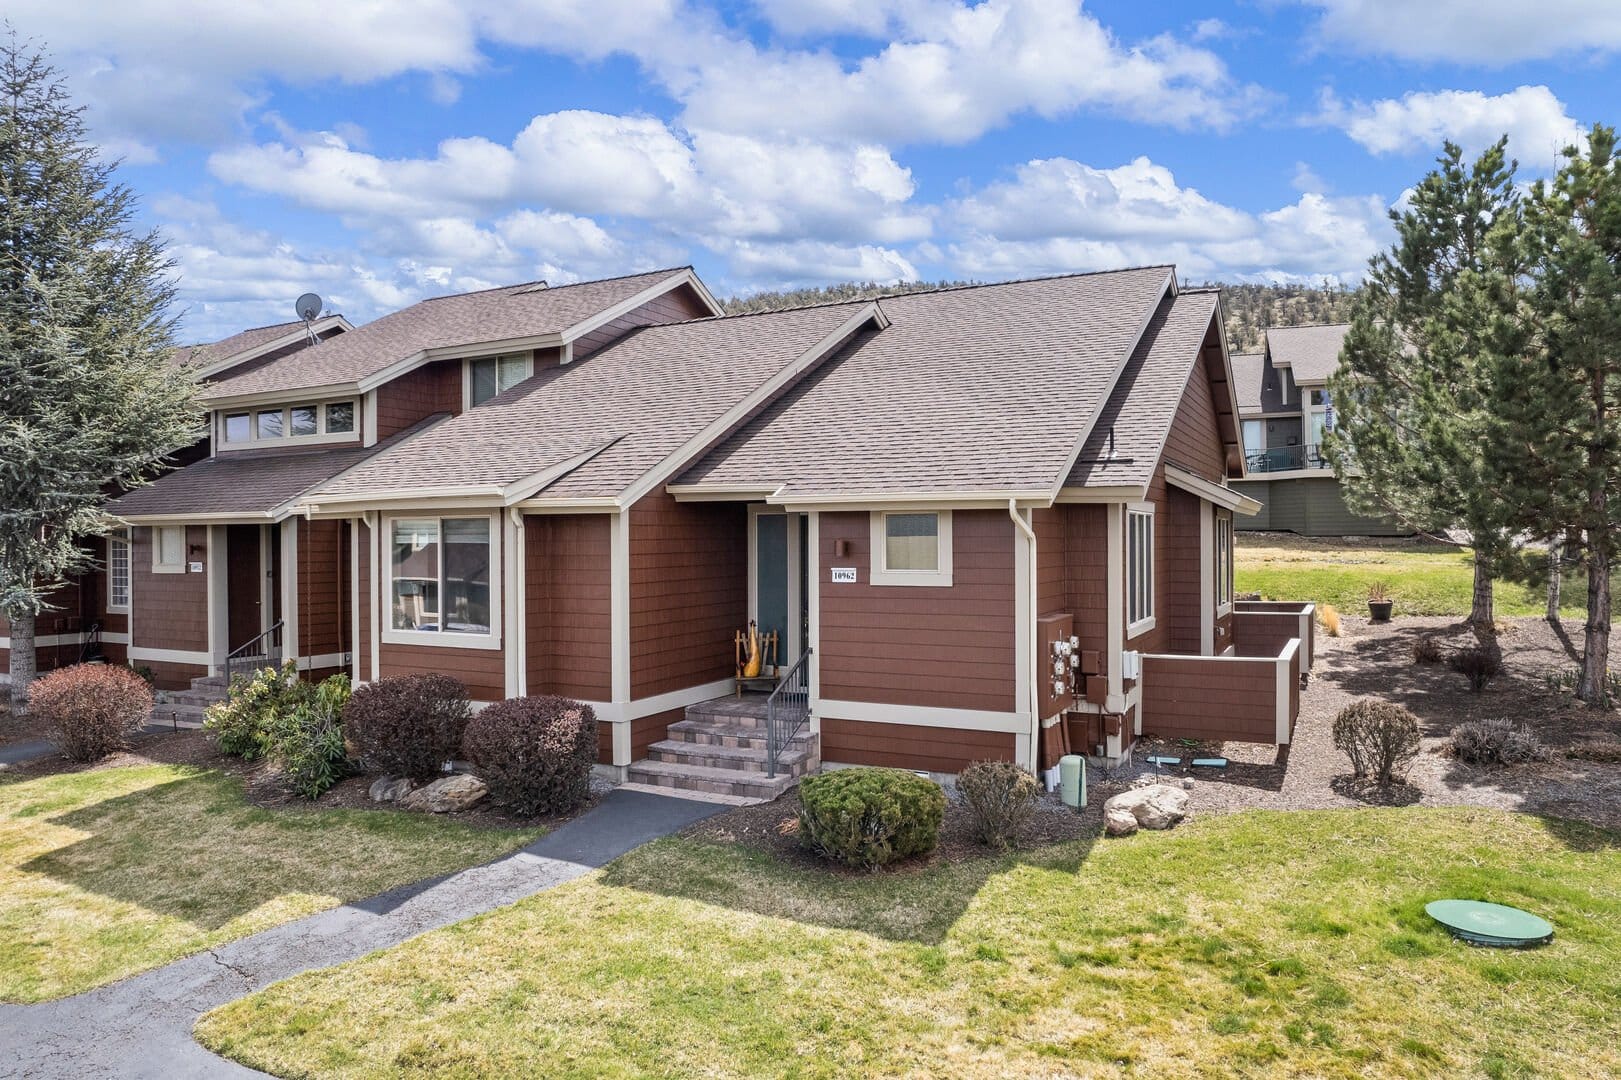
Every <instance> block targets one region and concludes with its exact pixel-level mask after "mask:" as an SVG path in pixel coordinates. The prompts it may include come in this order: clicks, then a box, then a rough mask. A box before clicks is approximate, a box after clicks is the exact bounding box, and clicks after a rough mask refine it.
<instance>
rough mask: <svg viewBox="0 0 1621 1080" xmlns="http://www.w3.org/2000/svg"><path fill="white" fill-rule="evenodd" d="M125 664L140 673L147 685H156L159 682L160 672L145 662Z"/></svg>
mask: <svg viewBox="0 0 1621 1080" xmlns="http://www.w3.org/2000/svg"><path fill="white" fill-rule="evenodd" d="M125 666H126V667H128V668H129V669H130V670H131V671H133V672H135V674H137V675H139V676H140V677H141V681H142V682H144V683H146V685H147V686H156V685H157V684H158V673H157V672H155V671H153V670H152V669H151V668H150V667H147V666H146V665H145V664H127V665H125Z"/></svg>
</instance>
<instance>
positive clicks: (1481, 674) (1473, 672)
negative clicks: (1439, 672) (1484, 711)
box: [1452, 645, 1503, 694]
mask: <svg viewBox="0 0 1621 1080" xmlns="http://www.w3.org/2000/svg"><path fill="white" fill-rule="evenodd" d="M1452 670H1453V671H1456V672H1457V673H1458V674H1460V675H1462V676H1463V677H1464V678H1466V679H1468V680H1469V689H1471V690H1473V691H1474V692H1475V693H1477V694H1478V693H1480V692H1481V691H1482V690H1484V689H1486V684H1487V683H1489V682H1491V681H1492V680H1493V679H1495V678H1497V676H1499V675H1501V674H1502V673H1503V662H1502V661H1501V660H1499V659H1498V658H1497V654H1496V653H1494V652H1493V651H1491V650H1490V649H1483V648H1481V647H1480V646H1478V645H1472V646H1470V647H1469V648H1467V649H1459V650H1458V651H1457V652H1455V653H1453V654H1452Z"/></svg>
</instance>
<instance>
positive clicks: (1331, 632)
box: [1317, 604, 1340, 637]
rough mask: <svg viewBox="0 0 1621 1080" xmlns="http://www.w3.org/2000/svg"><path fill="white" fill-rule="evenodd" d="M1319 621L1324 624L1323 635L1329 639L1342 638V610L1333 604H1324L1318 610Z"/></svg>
mask: <svg viewBox="0 0 1621 1080" xmlns="http://www.w3.org/2000/svg"><path fill="white" fill-rule="evenodd" d="M1317 621H1318V622H1320V623H1322V624H1323V633H1325V634H1327V635H1328V636H1329V637H1339V636H1340V609H1339V608H1337V607H1335V606H1334V605H1333V604H1322V605H1320V606H1319V607H1318V608H1317Z"/></svg>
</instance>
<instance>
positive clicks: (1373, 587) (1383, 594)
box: [1368, 581, 1390, 604]
mask: <svg viewBox="0 0 1621 1080" xmlns="http://www.w3.org/2000/svg"><path fill="white" fill-rule="evenodd" d="M1389 599H1390V586H1389V585H1386V584H1385V583H1384V582H1382V581H1375V582H1373V583H1372V584H1370V585H1369V586H1368V603H1370V604H1382V603H1384V602H1385V601H1386V600H1389Z"/></svg>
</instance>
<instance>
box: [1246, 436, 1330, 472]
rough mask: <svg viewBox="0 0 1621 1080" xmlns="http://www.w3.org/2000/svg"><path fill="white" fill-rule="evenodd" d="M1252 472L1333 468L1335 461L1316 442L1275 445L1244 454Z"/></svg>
mask: <svg viewBox="0 0 1621 1080" xmlns="http://www.w3.org/2000/svg"><path fill="white" fill-rule="evenodd" d="M1244 458H1245V461H1246V463H1247V464H1248V465H1249V471H1250V472H1252V473H1275V472H1295V471H1297V470H1300V469H1332V468H1333V467H1334V465H1333V463H1332V462H1331V461H1329V460H1328V458H1327V457H1325V456H1324V454H1323V448H1322V447H1321V446H1318V445H1316V444H1315V443H1312V444H1307V445H1305V446H1274V447H1271V448H1270V449H1267V450H1250V451H1246V452H1245V455H1244Z"/></svg>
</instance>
